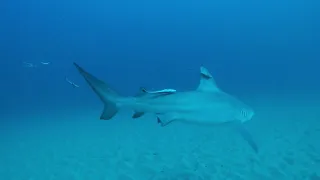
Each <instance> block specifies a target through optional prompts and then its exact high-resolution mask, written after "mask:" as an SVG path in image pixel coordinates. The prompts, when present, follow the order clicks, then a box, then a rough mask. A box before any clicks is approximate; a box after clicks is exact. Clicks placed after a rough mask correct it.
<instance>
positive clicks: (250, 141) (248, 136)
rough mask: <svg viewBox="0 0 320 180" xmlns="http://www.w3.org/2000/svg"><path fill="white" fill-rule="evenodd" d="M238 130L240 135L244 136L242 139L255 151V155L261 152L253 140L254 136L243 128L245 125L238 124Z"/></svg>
mask: <svg viewBox="0 0 320 180" xmlns="http://www.w3.org/2000/svg"><path fill="white" fill-rule="evenodd" d="M236 130H237V131H238V132H239V134H240V135H241V136H242V138H243V139H244V140H245V141H247V142H248V144H249V145H250V147H251V148H252V149H253V150H254V151H255V153H258V152H259V148H258V146H257V143H256V142H255V141H254V140H253V138H252V135H251V134H250V132H249V131H248V130H247V129H246V128H245V127H244V126H243V124H238V125H237V126H236Z"/></svg>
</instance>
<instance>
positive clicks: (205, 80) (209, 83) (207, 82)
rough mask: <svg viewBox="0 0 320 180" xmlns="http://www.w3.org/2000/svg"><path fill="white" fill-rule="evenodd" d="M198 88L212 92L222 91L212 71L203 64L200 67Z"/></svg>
mask: <svg viewBox="0 0 320 180" xmlns="http://www.w3.org/2000/svg"><path fill="white" fill-rule="evenodd" d="M197 90H198V91H211V92H215V91H220V89H219V88H218V86H217V84H216V82H215V80H214V78H213V77H212V75H211V74H210V72H209V71H208V70H207V69H206V68H205V67H202V66H201V67H200V84H199V86H198V89H197Z"/></svg>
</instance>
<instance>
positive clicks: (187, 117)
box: [74, 63, 258, 153]
mask: <svg viewBox="0 0 320 180" xmlns="http://www.w3.org/2000/svg"><path fill="white" fill-rule="evenodd" d="M74 65H75V67H76V68H77V70H78V71H79V73H80V74H81V75H82V76H83V78H84V79H85V81H86V82H87V83H88V84H89V86H90V87H91V89H92V90H93V91H94V92H95V93H96V94H97V96H98V97H99V98H100V100H101V101H102V102H103V104H104V108H103V111H102V113H101V115H100V119H101V120H110V119H112V118H113V117H114V116H115V115H116V114H117V113H118V111H119V109H121V108H130V109H132V110H133V111H134V113H133V115H132V118H139V117H141V116H143V115H144V114H145V113H153V114H155V116H156V118H157V122H158V123H159V124H160V125H161V126H162V127H165V126H168V125H169V124H171V123H173V122H184V123H192V124H200V125H205V126H217V125H230V126H232V127H234V128H235V129H236V130H237V131H238V132H239V133H240V135H241V136H242V137H243V138H244V140H246V141H247V142H248V144H249V145H250V146H251V148H252V149H253V150H254V151H255V152H256V153H257V152H258V146H257V144H256V142H255V141H254V139H253V137H252V135H251V134H250V133H249V131H248V130H247V129H246V128H245V127H244V124H245V122H247V121H249V120H251V119H252V118H253V116H254V114H255V113H254V110H253V109H252V108H251V107H250V106H248V105H247V104H245V103H243V102H242V101H240V100H239V99H237V98H236V97H234V96H232V95H229V94H228V93H226V92H224V91H222V90H221V89H220V88H219V87H218V86H217V84H216V81H215V79H214V78H213V76H212V75H211V74H210V72H209V71H208V69H206V68H205V67H203V66H201V67H200V82H199V85H198V87H197V88H196V89H195V90H190V91H181V92H180V91H179V92H177V91H175V90H164V91H153V92H151V91H147V90H146V89H145V88H142V89H141V90H140V91H139V93H138V94H137V95H135V96H127V97H125V96H121V95H119V94H118V93H117V92H116V91H114V90H113V89H112V88H111V87H110V86H109V85H108V84H107V83H105V82H104V81H102V80H100V79H98V78H97V77H95V76H93V75H92V74H90V73H89V72H87V71H86V70H85V69H83V68H82V67H81V66H79V65H78V64H77V63H74Z"/></svg>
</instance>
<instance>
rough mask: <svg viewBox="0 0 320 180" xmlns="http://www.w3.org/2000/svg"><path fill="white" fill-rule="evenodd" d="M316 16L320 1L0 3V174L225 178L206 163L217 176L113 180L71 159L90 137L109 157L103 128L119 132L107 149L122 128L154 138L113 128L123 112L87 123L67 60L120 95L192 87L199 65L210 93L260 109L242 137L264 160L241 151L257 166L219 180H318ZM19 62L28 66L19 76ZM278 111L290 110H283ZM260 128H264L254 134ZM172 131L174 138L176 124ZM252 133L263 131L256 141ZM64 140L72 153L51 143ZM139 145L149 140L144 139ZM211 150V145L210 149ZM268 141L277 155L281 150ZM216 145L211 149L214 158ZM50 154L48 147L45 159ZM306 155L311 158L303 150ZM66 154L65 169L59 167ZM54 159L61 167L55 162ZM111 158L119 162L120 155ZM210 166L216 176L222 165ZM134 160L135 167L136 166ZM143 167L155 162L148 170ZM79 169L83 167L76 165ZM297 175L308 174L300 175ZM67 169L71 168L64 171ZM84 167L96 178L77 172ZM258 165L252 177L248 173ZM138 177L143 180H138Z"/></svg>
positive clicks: (92, 107)
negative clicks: (247, 136) (212, 82)
mask: <svg viewBox="0 0 320 180" xmlns="http://www.w3.org/2000/svg"><path fill="white" fill-rule="evenodd" d="M318 19H320V2H318V1H302V0H290V1H289V0H280V1H279V0H278V1H276V0H268V1H250V0H248V1H240V0H228V1H208V0H206V1H191V0H187V1H169V0H162V1H141V0H138V1H128V0H122V1H101V0H100V1H86V0H80V1H74V0H64V1H63V0H55V1H48V0H33V1H23V0H13V1H1V2H0V23H1V25H0V59H1V60H0V65H1V66H0V77H1V78H0V79H1V88H0V98H1V101H0V118H1V119H0V124H1V126H0V130H1V133H0V135H1V138H0V140H1V141H0V148H1V150H0V152H1V154H0V177H4V178H5V179H6V180H9V179H33V180H34V179H130V178H131V179H141V180H143V179H152V178H153V179H157V178H158V177H157V175H158V174H161V176H163V177H162V178H168V179H170V178H171V179H179V178H180V179H197V178H200V177H201V178H202V179H227V178H228V174H229V175H230V174H232V172H229V171H224V169H223V168H222V166H220V164H219V165H217V163H213V161H212V162H211V164H214V165H213V166H219V168H220V169H221V170H217V169H215V170H213V169H210V168H207V169H206V170H203V171H199V172H194V171H193V173H192V175H190V173H189V174H184V175H181V176H180V175H177V173H178V174H179V173H182V174H183V173H184V171H185V170H186V169H187V168H186V167H181V168H179V167H180V166H179V165H176V166H175V165H174V166H175V167H176V168H175V169H174V172H175V173H172V171H170V173H168V172H169V171H164V172H162V171H161V172H159V171H157V170H159V169H161V168H159V167H157V168H154V169H156V170H154V169H153V170H152V171H151V170H146V169H143V170H141V168H140V169H139V170H135V169H134V168H133V167H131V166H130V167H131V168H129V170H127V171H125V172H126V173H128V174H127V175H123V174H126V173H122V175H121V173H120V172H119V173H115V171H110V172H109V171H108V172H107V171H105V169H107V168H108V167H109V166H112V167H113V168H115V169H117V168H120V167H122V166H119V167H118V166H116V165H115V164H117V163H112V162H110V164H108V165H107V164H103V163H102V164H97V162H96V161H94V160H92V159H91V161H90V160H89V158H88V157H91V156H89V155H87V156H86V155H83V154H88V153H89V152H91V151H90V150H87V149H86V148H87V146H90V145H89V144H90V142H94V140H96V139H97V137H99V138H101V139H99V141H98V142H100V141H101V143H98V142H96V143H94V144H91V145H92V146H94V147H96V148H97V149H99V150H96V151H93V152H92V153H93V154H94V155H95V156H97V157H99V158H101V157H102V156H104V155H103V154H101V155H99V152H105V151H108V149H109V148H110V149H117V147H118V145H117V147H116V145H114V144H113V143H109V144H108V143H106V144H108V145H104V146H102V145H101V144H103V142H104V141H108V142H109V141H110V142H111V141H112V140H110V139H109V140H108V139H103V138H108V137H109V136H113V135H112V133H107V131H109V130H111V129H116V128H119V129H118V131H117V132H116V133H118V134H120V135H119V136H120V137H119V138H118V139H117V141H119V142H122V145H121V146H125V147H127V148H128V149H130V145H128V144H126V143H124V142H126V140H127V139H128V137H127V136H131V135H132V134H131V135H130V133H129V132H131V133H132V132H135V129H134V128H137V129H136V131H141V132H142V135H141V136H142V137H141V138H142V141H143V137H145V138H146V136H148V134H150V133H151V132H148V131H147V130H146V129H148V128H145V129H144V128H143V126H150V127H152V128H155V129H157V130H154V131H156V132H157V134H156V135H154V136H155V138H156V137H158V136H160V137H161V134H162V133H164V132H161V131H162V130H159V129H158V128H159V127H157V124H156V120H155V119H153V118H154V117H152V116H148V117H146V119H148V120H146V121H147V122H146V121H143V122H141V123H147V124H144V125H143V126H142V125H139V124H138V123H139V122H136V121H135V122H134V123H137V124H134V125H133V126H134V128H126V129H127V131H125V130H123V129H122V128H123V127H122V128H121V126H126V127H127V126H129V125H132V124H131V123H133V122H132V121H130V116H131V114H130V112H123V118H122V119H125V120H123V121H121V120H120V121H119V120H118V119H115V120H114V121H108V122H105V121H99V116H100V113H101V109H102V103H101V102H100V101H99V99H98V98H97V97H96V95H95V94H94V93H93V92H92V90H91V89H90V88H89V87H88V85H87V84H86V83H85V81H84V80H83V78H82V77H81V76H80V75H79V74H78V72H77V71H76V69H75V68H74V66H73V64H72V63H73V62H77V63H78V64H80V65H81V66H83V67H85V68H86V69H87V70H88V71H90V72H92V73H93V74H94V75H95V76H97V77H99V78H100V79H103V80H105V81H106V82H108V84H110V86H112V87H113V88H114V89H115V90H116V91H117V92H118V93H120V94H122V95H135V94H136V93H137V92H138V90H139V88H140V87H141V86H143V87H146V88H148V89H151V90H158V89H164V88H174V89H177V90H192V89H195V88H196V87H197V86H198V83H199V67H200V66H205V67H206V68H208V69H209V71H210V72H211V73H212V75H213V76H214V78H215V79H216V81H217V84H218V85H219V87H221V89H223V90H224V91H226V92H228V93H230V94H232V95H235V96H237V97H240V98H242V99H243V100H244V101H246V102H248V103H249V104H250V103H251V104H250V105H252V106H254V108H255V109H257V110H258V112H259V111H260V112H262V113H261V114H262V115H260V121H259V120H258V119H259V118H257V119H255V122H252V124H251V125H250V128H251V129H253V130H252V131H253V134H254V135H255V136H256V139H257V141H258V144H259V145H260V146H261V147H260V148H261V149H262V152H265V153H264V154H263V153H262V155H261V154H260V155H252V154H251V155H250V157H251V158H249V159H252V158H253V159H255V160H254V161H258V162H259V163H258V164H259V165H256V166H255V168H253V169H250V170H247V171H246V173H244V174H245V175H242V176H240V175H238V176H231V175H230V177H229V178H230V179H237V178H238V179H241V178H242V179H263V178H264V179H268V178H269V179H293V178H297V179H308V178H310V179H312V178H313V179H320V171H319V169H318V168H317V167H320V153H319V151H320V145H319V144H318V142H317V141H312V139H317V137H318V135H320V132H319V129H320V128H319V127H320V125H319V123H318V122H317V120H319V117H320V115H319V113H318V112H320V111H319V109H318V108H319V105H320V104H319V102H320V101H319V100H320V99H319V95H320V94H319V92H320V85H319V77H320V71H319V67H320V61H319V60H320V53H319V49H320V21H319V20H318ZM24 62H28V63H32V64H34V65H36V66H37V67H32V68H30V67H25V64H24ZM41 62H50V64H49V65H43V64H41ZM66 77H67V78H68V79H70V80H71V81H73V82H74V83H76V84H78V85H79V86H80V87H79V88H73V87H72V86H71V85H70V84H69V83H67V82H66V81H65V78H66ZM295 98H296V99H295ZM266 107H268V108H266ZM280 107H281V108H280ZM288 107H292V108H291V109H289V110H288V109H286V108H288ZM278 113H283V114H282V115H279V114H278ZM121 117H122V116H121ZM257 117H259V114H258V115H257ZM297 117H301V118H297ZM272 118H273V119H272ZM295 118H296V119H295ZM120 119H121V118H120ZM272 120H273V121H272ZM282 120H283V121H282ZM269 121H272V122H274V123H272V125H271V126H272V127H270V128H266V125H270V123H268V122H269ZM80 122H81V123H80ZM120 122H121V123H120ZM90 123H91V124H90ZM126 123H128V124H126ZM276 123H279V125H278V124H276ZM295 123H296V126H297V127H306V129H304V130H301V134H302V135H301V136H300V135H297V136H298V137H296V138H294V137H295V136H291V134H290V132H291V133H292V134H295V132H298V130H297V129H294V128H293V126H294V125H292V124H295ZM299 123H301V124H299ZM280 124H281V125H280ZM150 127H149V128H150ZM291 127H292V128H291ZM86 128H87V129H86ZM108 128H109V129H108ZM110 128H111V129H110ZM139 128H140V130H139ZM176 128H178V129H179V125H177V127H176ZM288 128H289V129H288ZM290 128H291V129H290ZM263 129H265V131H266V132H264V133H262V132H261V131H264V130H263ZM266 129H268V131H267V130H266ZM158 131H159V132H158ZM165 131H166V130H165ZM302 131H303V132H302ZM187 132H189V134H188V135H186V133H187ZM277 132H281V133H280V134H281V135H278V134H277ZM143 133H144V134H143ZM167 133H169V132H167ZM171 133H174V131H173V132H171ZM190 133H194V134H197V133H196V130H194V131H188V130H186V132H185V134H183V133H182V132H181V136H178V138H177V139H179V140H177V142H181V143H182V145H181V146H188V145H187V144H183V143H187V141H188V140H186V138H187V137H189V136H191V137H190V138H192V135H190ZM259 133H260V134H259ZM151 134H152V133H151ZM159 134H160V135H159ZM198 134H199V133H198ZM200 134H201V133H200ZM122 136H123V139H121V137H122ZM149 136H152V135H149ZM167 136H168V137H167V138H168V139H171V138H170V136H169V135H167ZM219 136H220V135H219ZM278 136H281V137H286V138H289V139H290V138H291V140H292V142H291V141H290V142H291V144H290V147H297V146H299V145H301V143H300V141H299V143H298V140H296V139H301V138H302V137H304V136H308V141H306V140H301V141H302V142H305V144H303V145H301V148H300V146H299V148H293V150H292V151H294V152H291V151H290V152H287V149H288V147H289V146H285V145H283V144H286V142H288V141H289V140H286V138H282V140H283V143H282V141H281V142H277V143H278V144H277V143H276V141H274V140H272V138H277V137H278ZM55 137H57V138H55ZM124 137H127V139H126V138H124ZM134 137H135V136H134ZM139 137H140V136H139ZM199 137H200V135H199ZM268 137H269V138H270V139H268ZM271 137H272V138H271ZM65 138H66V139H68V138H69V140H70V141H73V142H74V144H75V145H74V146H72V145H69V146H70V147H69V146H66V145H65V144H63V142H65V141H63V140H64V139H65ZM168 139H167V140H168ZM280 139H281V138H280ZM140 140H141V139H140ZM146 141H147V142H149V143H151V144H152V143H154V144H157V143H158V142H157V141H152V140H150V139H149V140H146ZM185 141H186V142H185ZM195 141H197V140H195ZM239 141H241V140H239ZM155 142H157V143H155ZM273 142H274V143H273ZM307 142H308V143H307ZM143 143H146V142H144V141H143ZM159 143H160V142H159ZM138 144H139V143H138ZM172 144H174V143H173V142H172ZM222 144H223V142H220V145H219V146H223V145H222ZM279 144H281V145H283V146H285V147H286V148H287V149H286V150H284V148H282V149H281V145H279ZM100 145H101V147H99V146H100ZM140 145H141V144H140ZM159 146H160V145H159ZM219 146H218V147H215V148H214V149H215V150H217V149H219ZM231 146H232V145H231ZM243 146H246V144H243ZM50 147H55V148H56V151H54V150H52V148H50ZM224 147H225V148H227V147H228V145H225V146H224ZM304 147H307V149H306V148H304ZM68 148H69V149H68ZM72 148H74V149H72ZM244 148H246V147H244ZM270 148H271V149H272V150H270ZM277 148H278V149H277ZM308 148H309V149H308ZM154 149H157V148H156V147H154ZM160 149H161V148H160ZM172 149H174V150H172V151H174V152H175V151H176V152H175V153H176V154H174V153H172V154H170V151H169V152H168V154H167V156H165V155H164V156H165V157H171V156H177V155H179V152H180V151H181V149H179V147H177V146H174V145H173V147H172ZM220 149H223V148H222V147H220ZM300 149H303V150H304V151H303V153H302V155H299V152H300V151H299V150H300ZM310 149H313V151H314V152H312V153H310V152H309V151H311V150H310ZM50 150H52V151H54V152H51V151H50ZM91 150H92V149H91ZM158 150H159V149H158ZM246 150H247V151H250V149H246ZM295 150H296V151H297V152H295ZM318 150H319V151H318ZM77 151H79V152H78V153H77ZM114 151H115V152H116V151H117V150H114ZM159 151H160V150H159ZM217 151H219V150H217ZM221 151H222V150H221ZM283 151H285V152H283ZM136 152H140V151H139V150H137V151H136ZM270 152H274V153H270ZM50 153H53V154H54V153H56V154H55V155H54V156H53V155H52V154H50ZM68 153H69V154H68ZM249 153H251V152H249ZM268 153H270V154H271V155H270V154H268ZM283 153H284V154H286V153H287V156H290V158H291V159H294V160H295V161H296V162H295V163H294V165H292V163H290V162H292V161H290V160H288V159H285V162H286V163H287V164H289V165H288V166H290V167H287V165H286V167H284V165H283V164H282V161H281V162H279V164H278V165H275V166H276V167H269V165H267V164H268V163H267V162H266V159H268V158H271V157H275V156H278V155H279V154H281V155H282V154H283ZM38 154H43V156H41V155H38ZM70 154H72V155H73V156H72V158H71V157H70V156H69V155H70ZM123 154H125V155H126V156H128V158H129V159H130V157H132V158H133V157H135V156H134V155H132V156H131V155H130V153H129V152H127V151H125V150H124V151H123ZM173 154H174V155H173ZM276 154H278V155H276ZM297 154H298V155H297ZM310 154H311V155H310ZM234 155H235V154H234ZM66 156H68V157H69V159H68V160H65V159H63V158H65V157H66ZM221 156H222V155H221ZM225 156H226V157H228V156H230V153H229V155H228V153H227V152H226V154H225ZM235 156H236V155H235ZM239 156H241V155H239ZM239 156H236V157H239ZM28 157H29V158H28ZM45 157H50V158H52V159H54V161H53V160H52V159H50V158H49V159H47V160H45ZM121 157H122V156H121ZM165 157H164V159H165ZM219 157H220V156H219ZM306 157H309V159H308V160H306ZM70 158H71V160H70ZM190 158H191V157H190ZM299 158H300V159H299ZM206 159H208V158H206ZM222 159H223V158H222ZM257 159H258V160H257ZM298 159H299V160H298ZM48 161H51V163H50V162H48ZM62 161H67V162H68V163H69V164H68V163H64V164H63V163H62V164H63V165H61V162H62ZM106 161H108V160H106ZM119 161H121V162H123V161H124V160H123V158H122V159H121V158H120V160H119ZM145 161H147V160H145ZM149 161H151V160H150V159H149ZM149 161H148V162H149ZM186 161H188V158H186ZM221 161H223V162H224V166H225V167H229V165H230V164H232V163H231V162H230V163H228V161H226V160H221ZM99 162H100V163H101V162H104V161H103V160H99ZM135 162H136V161H135ZM137 162H138V160H137ZM139 162H140V163H138V164H143V162H144V160H141V161H139ZM155 162H159V160H154V162H153V161H152V162H150V163H151V164H154V163H155ZM163 162H167V163H169V161H165V160H163ZM79 164H82V165H83V166H81V168H80V167H78V166H79ZM208 164H210V162H209V163H208ZM240 164H241V163H240ZM271 164H272V163H271ZM306 164H307V165H306ZM264 165H265V166H264ZM309 165H310V166H309ZM318 165H319V166H318ZM145 166H147V165H145ZM159 166H160V165H159ZM168 166H170V165H169V164H168ZM303 166H305V167H308V168H306V169H308V170H303V169H301V168H302V167H303ZM44 167H46V170H44V169H43V168H44ZM95 167H97V168H95ZM72 168H78V169H77V170H74V171H73V170H72ZM90 168H92V169H96V170H95V171H90V172H89V171H88V169H90ZM127 168H128V167H127ZM170 168H171V169H172V167H171V166H170V167H168V169H170ZM229 168H232V169H234V168H235V167H233V166H230V167H229ZM259 168H260V169H262V170H257V169H259ZM281 168H282V169H281ZM299 168H300V169H299ZM151 169H152V168H151ZM279 169H280V170H279ZM138 171H139V173H137V172H138ZM146 171H148V172H147V174H149V175H144V176H140V175H141V174H144V173H145V172H146ZM292 171H295V172H297V174H294V173H291V172H292ZM70 172H75V173H72V174H70ZM133 172H135V173H133ZM204 172H205V173H204ZM234 172H238V171H236V170H234ZM241 172H243V171H239V173H237V174H241ZM90 173H91V174H90ZM108 173H109V174H108ZM88 174H90V175H88ZM111 174H112V175H111ZM119 174H120V175H119ZM150 174H151V175H150ZM204 174H210V175H212V176H210V177H209V176H205V175H204ZM262 174H263V175H262ZM265 174H267V175H265ZM215 175H216V176H215ZM159 178H160V177H159ZM1 179H2V178H1Z"/></svg>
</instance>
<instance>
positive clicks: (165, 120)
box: [157, 114, 177, 127]
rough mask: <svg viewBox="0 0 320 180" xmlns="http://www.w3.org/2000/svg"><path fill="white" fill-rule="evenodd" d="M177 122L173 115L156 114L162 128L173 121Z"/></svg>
mask: <svg viewBox="0 0 320 180" xmlns="http://www.w3.org/2000/svg"><path fill="white" fill-rule="evenodd" d="M175 120H177V118H176V116H175V115H174V114H158V115H157V121H158V123H159V124H161V126H162V127H164V126H167V125H168V124H170V123H172V122H173V121H175Z"/></svg>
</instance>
